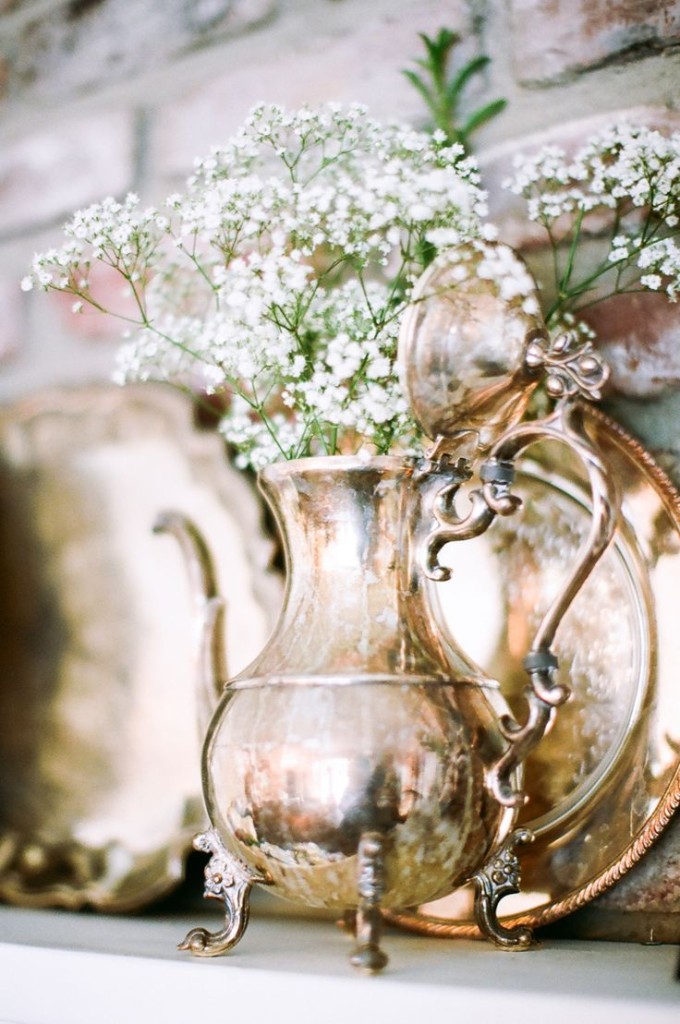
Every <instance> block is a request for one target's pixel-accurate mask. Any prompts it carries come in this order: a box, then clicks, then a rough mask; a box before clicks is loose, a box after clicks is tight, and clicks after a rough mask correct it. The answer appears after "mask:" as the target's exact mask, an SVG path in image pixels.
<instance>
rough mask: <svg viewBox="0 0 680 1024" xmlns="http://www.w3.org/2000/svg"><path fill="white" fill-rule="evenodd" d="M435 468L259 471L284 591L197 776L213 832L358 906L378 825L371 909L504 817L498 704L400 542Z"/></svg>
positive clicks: (316, 463)
mask: <svg viewBox="0 0 680 1024" xmlns="http://www.w3.org/2000/svg"><path fill="white" fill-rule="evenodd" d="M442 476H443V479H444V480H445V479H446V472H445V471H444V472H443V474H442V473H438V472H436V471H433V469H432V466H431V464H429V463H428V462H427V461H420V462H417V461H414V460H410V461H409V460H401V459H397V458H378V459H373V460H369V461H368V462H365V461H362V460H360V459H355V458H333V459H332V460H329V459H305V460H300V461H299V462H297V463H287V464H285V463H280V464H277V465H275V466H271V467H268V468H267V469H266V470H265V471H264V472H263V473H262V476H261V486H262V487H263V490H264V491H265V494H266V496H267V498H268V500H269V502H270V504H271V506H272V508H273V510H274V511H275V514H276V516H277V520H278V522H279V526H280V528H281V532H282V535H283V537H284V543H285V548H286V552H287V565H288V569H289V574H288V580H287V591H286V599H285V602H284V609H283V612H282V616H281V619H280V620H279V623H278V626H277V629H276V631H275V633H274V635H273V637H272V640H271V641H270V643H269V644H268V646H267V647H266V648H265V650H264V651H263V652H262V654H261V655H260V657H259V658H257V659H256V660H255V662H254V663H253V664H251V665H250V666H248V667H247V668H246V669H245V670H244V671H243V672H241V673H239V674H238V675H237V676H236V677H235V679H234V680H233V681H232V682H231V683H230V685H229V687H228V689H227V692H226V693H225V696H224V698H223V701H222V704H221V706H220V708H219V709H218V710H217V712H216V714H215V716H214V719H213V725H212V727H211V730H210V732H209V735H208V739H207V741H206V747H205V755H204V757H205V767H204V778H205V784H206V799H207V803H208V810H209V814H210V818H211V821H212V822H213V825H214V826H215V828H216V829H217V831H218V832H219V833H220V835H222V837H223V839H224V842H225V845H227V846H228V847H229V848H231V849H232V850H233V852H234V853H235V854H236V855H237V856H238V857H239V858H241V859H242V860H243V861H244V862H245V863H246V864H248V865H250V866H251V867H252V868H253V869H254V870H256V871H259V872H262V873H267V874H268V875H269V877H270V878H271V881H272V891H273V892H274V893H276V894H278V895H281V896H283V897H284V898H287V899H291V900H294V901H297V902H302V903H305V904H307V905H309V906H322V907H332V908H335V909H337V910H344V909H347V908H352V907H357V906H359V903H360V900H359V897H358V890H357V872H358V870H359V866H358V862H357V851H358V847H359V845H360V843H361V840H362V837H363V836H364V835H365V834H366V833H376V832H378V833H382V834H384V836H385V837H386V840H387V839H389V843H388V845H387V846H386V852H385V857H384V877H385V881H384V893H383V896H382V899H381V905H383V906H405V905H410V904H412V903H413V901H414V898H415V899H416V900H418V899H423V898H427V897H424V896H420V897H419V896H418V894H420V893H426V892H431V893H436V892H439V893H442V892H445V891H448V890H450V889H451V887H452V886H454V885H455V884H456V883H457V882H460V881H461V880H463V879H464V878H466V877H468V876H469V873H470V871H471V870H472V868H473V866H475V865H474V862H475V861H478V860H479V859H482V860H483V859H484V858H485V857H486V855H487V853H488V852H489V851H490V850H491V849H492V848H493V847H494V846H495V845H496V844H497V843H498V842H500V841H502V839H503V838H504V837H505V835H506V834H507V832H508V830H509V828H510V825H511V822H512V817H513V815H512V813H510V812H508V811H506V809H504V808H503V807H501V806H500V805H499V804H498V803H497V802H496V801H493V800H490V799H489V797H488V793H487V790H486V785H485V776H486V772H487V771H488V770H489V769H490V767H491V765H492V764H493V763H494V761H495V760H496V759H497V758H498V757H499V756H500V755H501V753H502V752H503V751H504V750H505V748H506V743H505V741H504V740H503V738H502V736H501V733H500V729H499V725H498V722H499V717H500V715H501V714H505V713H507V708H506V706H505V704H504V702H503V700H502V698H501V696H500V693H499V691H498V688H497V685H496V684H495V683H492V682H490V681H489V680H487V679H486V678H485V677H484V676H483V674H482V673H481V672H480V671H479V669H478V668H477V667H476V666H475V665H474V664H473V663H472V662H471V661H470V660H469V659H468V658H467V657H466V656H465V655H464V654H463V652H462V651H461V650H460V649H458V647H457V645H456V644H455V642H454V641H452V640H446V639H444V635H445V634H444V629H443V624H442V623H441V621H439V620H438V604H437V600H436V594H435V593H434V585H433V584H432V583H431V581H430V580H428V579H427V578H426V576H425V574H424V572H423V570H422V569H421V567H420V565H419V561H418V560H417V559H414V558H413V557H411V554H410V553H411V552H412V551H419V550H420V549H421V541H422V539H423V535H424V531H425V530H426V529H427V528H428V516H427V514H426V513H424V511H423V504H424V505H425V507H427V504H428V503H429V501H431V500H432V498H433V497H434V494H435V493H436V491H437V489H438V488H439V487H441V485H442V482H443V479H442Z"/></svg>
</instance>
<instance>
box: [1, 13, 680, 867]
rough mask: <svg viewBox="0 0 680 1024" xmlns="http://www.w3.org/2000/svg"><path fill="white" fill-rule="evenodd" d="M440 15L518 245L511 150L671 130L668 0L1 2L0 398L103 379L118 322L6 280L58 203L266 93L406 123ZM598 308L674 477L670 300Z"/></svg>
mask: <svg viewBox="0 0 680 1024" xmlns="http://www.w3.org/2000/svg"><path fill="white" fill-rule="evenodd" d="M442 25H446V26H447V27H450V28H453V29H456V30H458V31H459V32H460V33H461V34H462V35H463V36H464V39H465V42H464V48H465V52H466V54H467V55H472V54H474V53H477V52H480V51H482V52H486V53H487V54H489V55H490V56H491V58H492V63H491V65H490V66H489V68H488V70H487V72H486V73H485V76H484V77H483V78H482V79H480V80H478V81H477V82H476V83H475V87H474V89H472V90H471V93H470V96H469V101H470V103H474V104H475V105H478V104H479V103H481V102H482V101H483V100H484V99H491V98H495V97H497V96H505V97H506V98H507V100H508V106H507V109H506V111H505V112H504V113H503V114H502V115H501V116H500V117H498V118H496V119H495V120H494V121H493V122H492V123H491V124H489V125H488V126H487V127H485V128H484V129H483V130H482V131H481V132H480V133H479V136H478V138H477V153H478V155H479V157H480V160H481V162H482V165H483V167H484V170H485V174H486V176H487V181H488V186H489V189H490V194H491V204H492V208H493V211H494V214H495V215H496V217H497V218H498V220H499V222H500V223H501V225H502V227H503V230H504V232H505V234H506V237H508V239H509V240H511V241H513V242H515V243H517V244H520V245H522V244H525V243H528V242H529V241H530V239H528V237H527V235H526V229H525V228H524V226H523V225H522V224H521V223H520V222H518V221H517V219H516V217H514V215H513V210H512V207H511V204H508V202H507V200H506V199H503V198H501V196H500V193H499V188H498V183H499V180H500V178H501V177H502V176H503V174H504V173H505V171H506V170H507V168H508V167H509V161H510V159H511V157H512V154H513V153H514V152H515V151H517V150H518V149H519V148H526V147H527V146H534V145H537V144H540V143H541V142H543V141H546V140H554V141H558V142H563V141H566V142H567V143H570V144H574V143H575V142H577V141H578V140H579V139H580V138H582V137H583V136H584V135H585V134H587V133H588V132H589V131H590V129H591V127H592V125H593V124H594V123H598V124H599V123H603V122H605V121H607V120H609V119H610V118H611V117H612V115H613V113H614V112H618V111H621V110H629V109H631V108H632V107H635V108H637V112H638V116H640V117H642V118H643V119H644V120H645V121H647V122H648V123H650V124H665V125H671V126H675V127H680V114H679V113H678V112H677V109H676V107H677V95H678V86H679V85H680V62H679V53H678V47H679V45H680V0H674V2H656V0H496V2H493V0H444V2H441V0H439V2H434V0H371V2H370V3H367V2H366V0H68V2H63V0H0V310H1V313H2V315H1V316H0V400H5V401H6V400H8V399H11V398H14V397H16V396H17V395H21V394H24V393H26V392H28V391H30V390H31V389H33V388H35V387H39V386H44V385H51V384H61V383H67V382H74V381H85V380H101V379H105V378H106V377H107V376H108V374H109V371H110V367H111V363H112V353H113V349H114V347H115V343H116V336H115V333H113V332H114V331H115V328H111V327H109V325H107V324H106V323H104V322H102V321H101V320H99V319H98V318H97V317H96V316H94V317H88V316H87V315H83V316H80V317H78V318H74V317H72V316H71V315H70V313H69V304H68V303H66V304H65V303H63V302H60V301H59V299H58V297H55V296H45V295H43V294H35V293H30V294H24V293H22V292H21V291H20V289H19V287H18V281H19V280H20V278H21V277H22V276H23V275H24V273H25V271H26V267H27V265H28V262H29V260H30V257H31V255H32V252H33V251H34V250H36V249H40V250H42V249H44V248H46V247H47V246H49V245H50V244H53V243H54V242H56V241H57V240H58V237H59V225H60V224H61V222H62V221H63V220H64V219H65V217H66V216H67V215H68V213H69V212H70V211H71V210H73V209H75V208H77V207H80V206H82V205H84V204H86V203H88V202H89V201H91V200H95V199H97V198H100V197H102V196H103V195H105V194H109V193H114V194H119V193H124V192H125V191H127V190H128V189H135V190H136V191H138V192H140V193H141V194H142V196H143V197H144V198H146V199H148V200H149V201H155V200H157V199H159V198H160V197H161V196H162V195H163V194H165V193H166V192H168V191H169V190H171V189H172V188H174V187H175V186H176V185H177V184H178V183H179V182H180V181H181V180H182V179H183V177H184V176H185V175H186V173H187V172H188V170H189V168H190V166H191V162H192V159H193V157H194V156H196V155H198V154H200V153H202V152H203V151H204V150H206V149H207V148H208V147H209V146H210V145H212V144H213V143H216V142H219V141H221V140H223V139H224V138H226V137H227V136H228V135H229V134H230V132H231V131H232V130H233V129H234V128H235V127H236V125H237V124H239V123H240V121H241V120H242V118H243V116H244V114H245V113H246V111H247V110H248V108H249V107H250V105H251V104H252V103H254V102H255V101H257V100H260V99H264V100H272V101H277V102H282V103H285V104H289V105H298V104H300V103H302V102H312V103H313V102H316V101H322V100H327V99H336V100H340V101H350V100H360V101H363V102H366V103H367V104H369V106H370V107H371V108H372V110H373V112H374V113H375V114H376V115H378V116H392V115H399V116H400V117H402V118H403V119H406V120H411V121H415V122H417V121H418V119H419V118H420V117H422V108H421V106H420V101H419V99H418V97H417V95H416V94H415V92H414V91H413V90H412V89H411V87H410V86H409V85H408V83H407V82H406V81H405V79H404V78H403V77H402V76H401V75H400V73H399V72H400V69H401V68H402V67H404V66H405V65H407V64H408V63H409V62H410V60H411V58H412V57H413V56H414V55H415V54H417V53H418V51H419V43H418V40H417V38H416V35H417V32H419V31H425V32H428V33H433V32H435V31H436V30H437V29H438V28H440V27H441V26H442ZM608 315H609V321H608V322H606V323H604V322H603V323H602V324H601V326H602V327H603V329H604V331H605V333H606V335H607V346H606V347H607V352H608V355H609V356H610V358H611V360H612V363H613V367H614V382H615V385H616V394H615V396H614V397H613V398H612V400H611V402H610V405H611V407H612V408H613V409H614V411H615V412H616V414H617V415H618V416H619V417H620V418H621V419H622V420H624V421H625V422H626V423H627V424H628V425H629V426H630V427H631V428H632V429H633V430H634V431H635V432H638V433H639V434H641V436H643V438H644V439H645V440H646V442H647V444H648V445H649V446H650V447H651V448H652V449H653V450H655V451H656V452H657V454H658V455H659V456H660V457H661V459H662V460H663V461H664V462H665V464H666V465H667V466H668V467H669V468H670V469H671V471H672V472H673V473H674V474H675V476H676V479H677V480H678V482H680V388H679V385H680V346H678V345H677V344H676V342H675V338H676V337H677V331H678V327H679V326H680V323H679V320H678V313H677V310H676V308H674V307H669V306H666V305H664V306H663V307H662V306H660V305H659V302H658V301H654V300H635V301H631V302H630V303H629V304H628V305H627V306H624V305H622V306H619V307H618V309H617V310H616V311H614V313H612V314H608ZM679 832H680V830H676V837H677V843H676V846H677V849H678V850H680V836H678V833H679Z"/></svg>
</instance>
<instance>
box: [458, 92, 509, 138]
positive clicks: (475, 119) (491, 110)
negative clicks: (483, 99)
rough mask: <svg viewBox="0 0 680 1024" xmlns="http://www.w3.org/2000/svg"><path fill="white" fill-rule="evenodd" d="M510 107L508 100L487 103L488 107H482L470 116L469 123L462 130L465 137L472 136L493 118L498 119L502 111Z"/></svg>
mask: <svg viewBox="0 0 680 1024" xmlns="http://www.w3.org/2000/svg"><path fill="white" fill-rule="evenodd" d="M507 105H508V101H507V100H492V101H491V103H487V104H486V106H484V107H480V108H479V110H475V111H474V113H472V114H470V116H469V117H468V119H467V121H466V122H465V124H464V125H463V127H462V128H461V133H462V134H463V135H470V134H471V133H472V132H474V131H475V129H477V128H480V127H481V126H482V125H483V124H486V122H487V121H490V120H491V118H492V117H496V115H497V114H500V113H501V111H502V110H505V108H506V107H507Z"/></svg>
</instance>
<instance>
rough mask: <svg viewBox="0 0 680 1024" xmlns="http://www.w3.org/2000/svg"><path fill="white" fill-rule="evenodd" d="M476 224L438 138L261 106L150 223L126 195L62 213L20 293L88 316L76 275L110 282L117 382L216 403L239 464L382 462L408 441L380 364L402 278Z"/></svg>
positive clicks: (471, 200)
mask: <svg viewBox="0 0 680 1024" xmlns="http://www.w3.org/2000/svg"><path fill="white" fill-rule="evenodd" d="M484 213H485V208H484V197H483V193H481V192H480V190H479V187H478V175H477V172H476V170H475V167H474V165H473V164H472V163H471V162H470V161H469V160H467V159H464V158H463V155H462V151H461V150H460V148H459V147H454V146H448V145H447V144H446V143H445V140H444V138H443V137H441V136H440V135H437V134H435V136H433V137H430V136H428V135H425V134H421V133H418V132H415V131H413V130H411V129H410V128H406V127H402V126H396V125H385V124H380V123H378V122H376V121H374V120H372V119H371V118H370V117H369V116H368V114H367V112H366V110H365V108H363V107H360V106H358V105H357V106H352V107H349V108H343V107H340V106H336V105H328V106H326V107H324V108H322V109H320V110H309V109H302V110H299V111H296V112H287V111H285V110H283V109H282V108H280V107H276V106H264V105H261V106H258V107H256V108H255V109H254V110H253V111H252V112H251V114H250V116H249V117H248V119H247V121H246V123H245V125H244V126H243V127H242V129H241V130H240V131H239V132H238V133H237V135H236V136H235V137H234V138H232V139H231V140H230V142H228V143H227V145H226V146H224V147H222V148H218V149H214V150H213V151H212V152H211V153H210V155H209V156H208V157H207V158H206V159H204V160H201V161H198V162H197V164H196V167H195V172H194V174H193V175H192V177H191V178H190V179H189V181H188V183H187V189H186V191H185V192H184V193H182V194H175V195H172V196H170V197H169V199H168V200H167V202H166V207H165V210H164V211H163V212H159V211H157V210H153V209H151V210H145V211H143V212H142V211H140V210H139V206H138V200H137V197H136V196H134V195H130V196H128V197H127V199H126V200H125V201H124V202H122V203H117V202H115V201H113V200H105V201H104V202H103V203H101V204H99V205H97V206H92V207H90V208H89V209H88V210H84V211H81V212H80V213H78V214H76V215H75V217H74V218H73V220H72V221H71V223H70V224H68V225H67V226H66V229H65V230H66V235H67V239H68V241H67V243H66V245H65V246H64V247H63V248H62V249H61V250H51V251H50V252H47V253H43V254H41V255H39V256H36V258H35V261H34V264H33V272H32V274H31V276H30V277H29V278H27V279H26V280H25V282H24V287H31V286H32V285H33V284H37V285H39V286H41V287H43V288H53V289H59V290H62V291H66V292H69V293H71V294H72V295H73V296H74V297H75V298H76V299H77V300H78V302H87V303H90V304H92V305H93V306H95V307H96V308H100V309H102V308H103V307H102V305H101V304H100V303H99V301H98V298H97V295H96V287H95V285H94V284H92V285H91V283H90V270H91V268H92V266H93V265H94V264H95V263H97V262H99V263H105V264H107V265H108V266H110V267H113V268H114V269H115V270H117V271H118V272H119V273H120V274H121V275H122V277H123V279H124V281H125V282H126V285H127V287H128V288H129V289H130V291H131V293H132V296H133V298H134V300H135V303H136V308H137V310H138V312H139V316H138V317H137V318H132V319H133V320H135V326H136V330H134V332H133V333H130V334H129V336H128V340H127V343H126V344H125V345H124V346H123V348H122V350H121V352H120V356H119V367H118V378H119V379H120V380H140V379H141V380H146V379H162V380H171V381H174V382H180V383H185V384H186V383H191V384H192V385H193V386H196V385H197V384H198V385H199V386H200V387H203V388H205V389H207V390H209V391H221V392H222V391H223V392H226V393H227V394H229V395H230V396H231V402H230V408H229V411H228V413H227V415H226V416H225V419H224V422H223V430H224V433H225V436H226V437H227V438H228V439H229V441H230V442H231V443H232V444H233V445H234V446H235V448H236V449H237V450H238V451H239V452H240V453H241V461H242V462H245V461H247V462H249V463H250V464H252V465H254V466H256V467H259V466H261V465H264V464H265V463H266V462H268V461H271V460H272V459H275V458H282V457H286V458H291V457H296V456H301V455H305V454H310V453H322V454H324V453H328V454H332V453H334V452H338V451H358V450H361V449H365V450H370V451H376V452H385V451H388V450H391V449H394V448H395V447H398V446H399V445H400V444H401V446H402V447H406V448H409V447H410V446H411V444H412V443H413V436H414V428H413V425H412V423H411V421H410V420H409V417H408V415H407V409H406V403H405V401H404V398H403V396H402V395H401V392H400V390H399V384H398V381H397V374H396V372H395V366H394V363H395V356H396V334H397V330H398V323H399V318H400V315H401V313H402V311H403V309H404V308H405V306H406V304H407V303H408V300H409V296H410V293H411V290H412V287H413V284H414V281H415V280H416V278H417V277H418V276H419V274H420V272H421V271H422V269H423V268H424V267H425V266H426V265H427V264H428V263H429V262H430V261H431V260H432V258H433V257H434V256H435V255H436V253H437V251H439V250H441V249H443V248H449V247H451V246H455V245H456V244H458V243H459V242H460V241H461V240H467V239H469V238H471V237H475V236H477V235H478V234H479V232H480V217H481V216H482V215H483V214H484ZM104 311H105V312H106V311H107V310H104Z"/></svg>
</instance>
